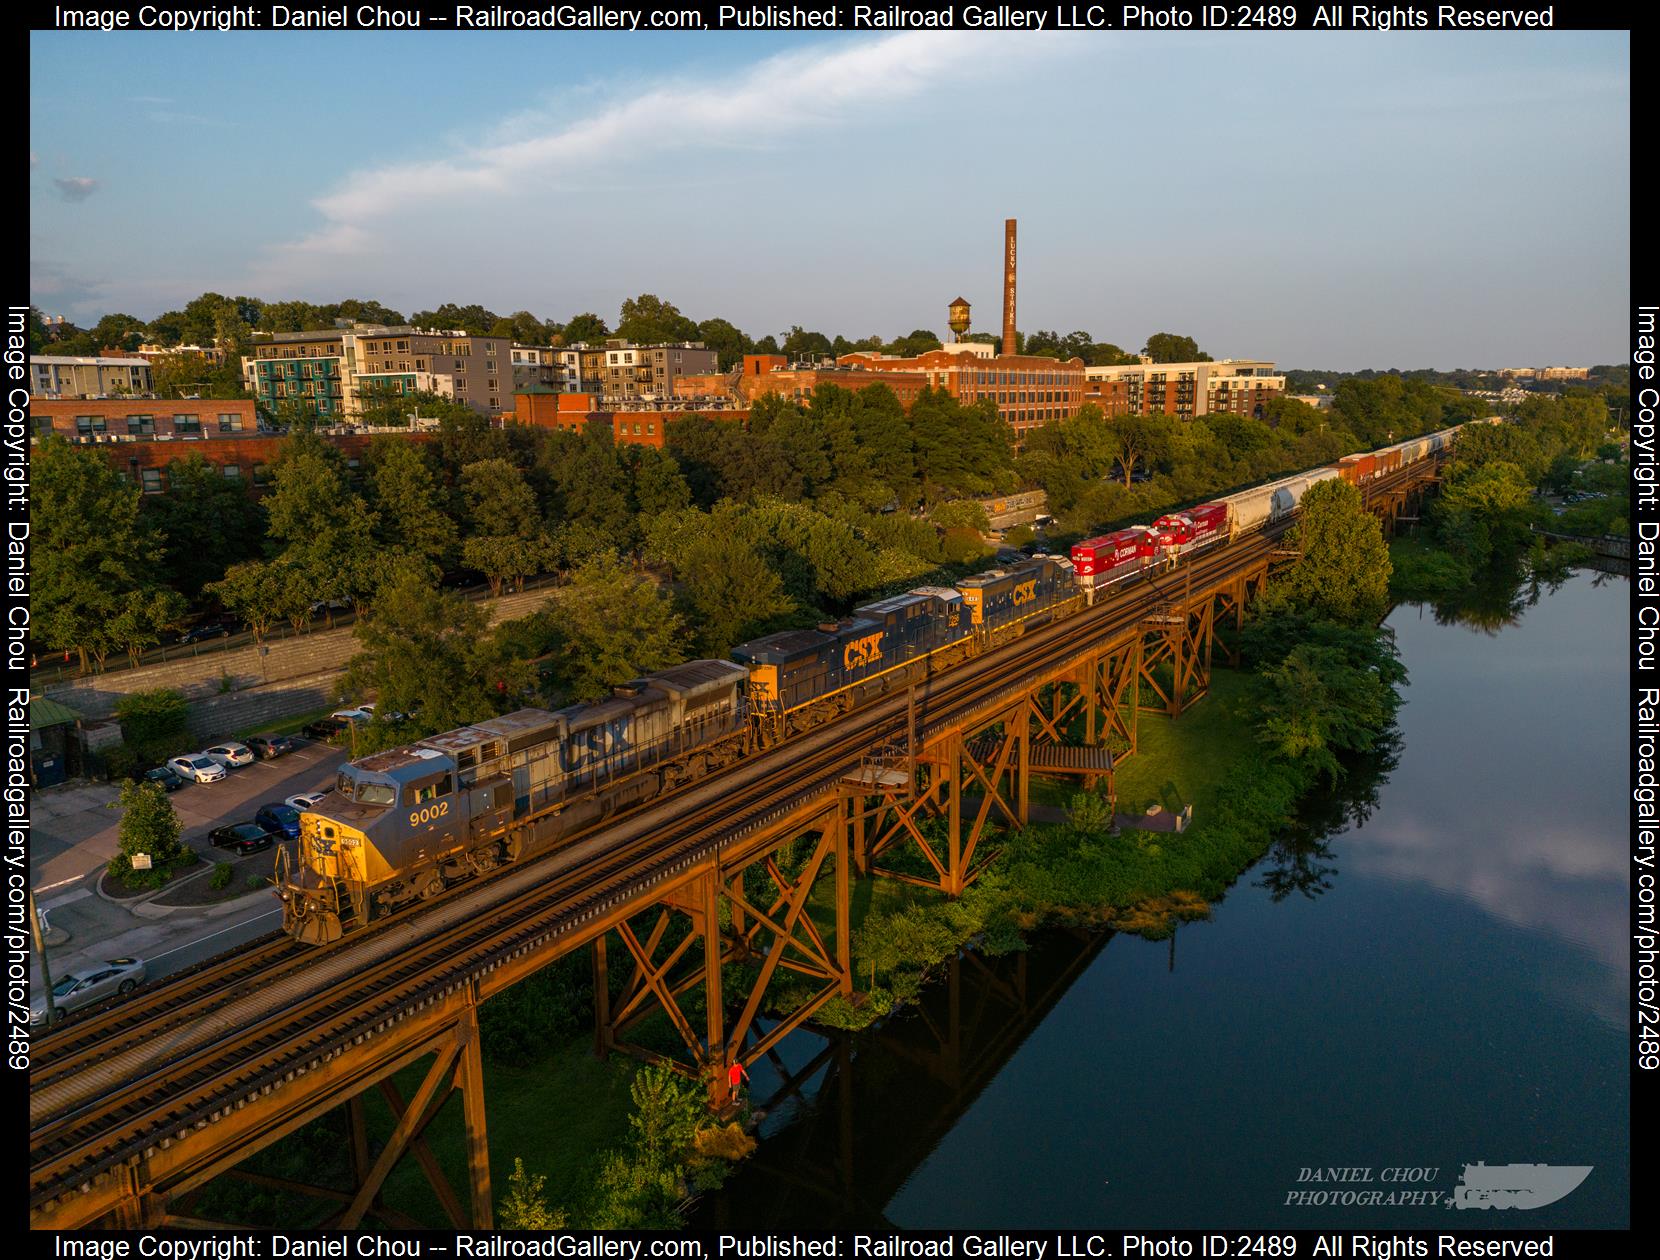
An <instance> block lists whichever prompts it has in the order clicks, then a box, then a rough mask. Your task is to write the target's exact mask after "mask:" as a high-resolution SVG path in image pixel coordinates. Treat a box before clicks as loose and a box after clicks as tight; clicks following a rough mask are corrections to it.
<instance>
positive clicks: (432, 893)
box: [420, 871, 444, 901]
mask: <svg viewBox="0 0 1660 1260" xmlns="http://www.w3.org/2000/svg"><path fill="white" fill-rule="evenodd" d="M443 891H444V877H443V876H442V875H440V874H439V873H438V872H437V871H433V872H432V874H431V875H430V876H429V877H428V879H427V882H426V883H425V884H422V885H421V892H420V897H421V900H422V901H431V900H432V899H433V898H434V897H436V896H437V895H438V894H439V893H441V892H443Z"/></svg>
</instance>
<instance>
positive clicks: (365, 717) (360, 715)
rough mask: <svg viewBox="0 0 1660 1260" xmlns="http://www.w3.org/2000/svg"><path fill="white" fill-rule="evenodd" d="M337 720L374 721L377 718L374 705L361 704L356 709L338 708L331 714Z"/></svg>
mask: <svg viewBox="0 0 1660 1260" xmlns="http://www.w3.org/2000/svg"><path fill="white" fill-rule="evenodd" d="M329 717H331V718H333V719H334V720H335V721H337V722H372V721H374V719H375V706H374V705H372V704H371V705H359V706H358V707H357V708H355V709H336V710H335V711H334V712H333V713H331V714H329Z"/></svg>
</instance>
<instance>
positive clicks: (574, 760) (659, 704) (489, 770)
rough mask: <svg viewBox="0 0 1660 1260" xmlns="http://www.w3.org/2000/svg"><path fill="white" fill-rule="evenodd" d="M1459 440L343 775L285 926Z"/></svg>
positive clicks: (489, 850) (502, 721)
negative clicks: (1331, 484) (1340, 483)
mask: <svg viewBox="0 0 1660 1260" xmlns="http://www.w3.org/2000/svg"><path fill="white" fill-rule="evenodd" d="M1455 433H1456V429H1448V430H1444V431H1443V432H1440V433H1434V434H1430V435H1428V436H1427V437H1423V438H1414V439H1412V440H1411V441H1410V442H1403V443H1399V444H1397V445H1396V446H1392V447H1388V448H1386V449H1385V450H1382V451H1373V452H1367V453H1366V454H1364V455H1358V456H1347V457H1345V458H1344V459H1343V460H1341V461H1339V462H1338V463H1337V464H1333V465H1330V466H1328V467H1325V468H1320V469H1316V470H1314V471H1313V472H1306V473H1299V474H1297V475H1296V476H1293V477H1286V478H1282V479H1280V480H1279V481H1275V482H1271V483H1269V484H1268V485H1264V486H1257V487H1254V488H1253V489H1250V490H1245V491H1241V492H1240V493H1238V494H1235V495H1230V496H1228V497H1227V498H1224V499H1218V500H1216V501H1215V502H1213V503H1205V504H1201V505H1199V506H1198V507H1195V508H1189V509H1188V510H1186V511H1184V512H1177V513H1172V514H1170V515H1166V516H1161V517H1160V518H1159V519H1158V520H1156V521H1154V522H1153V523H1152V524H1151V525H1149V526H1137V527H1135V528H1133V529H1125V530H1119V531H1117V532H1116V533H1112V534H1106V535H1103V536H1102V537H1100V538H1091V539H1088V540H1086V541H1085V542H1082V543H1079V544H1078V545H1077V546H1075V547H1074V548H1073V549H1072V558H1071V560H1070V561H1068V560H1065V559H1059V558H1055V557H1050V556H1038V557H1034V558H1033V559H1031V560H1027V561H1024V562H1022V563H1019V564H1014V565H1008V566H1004V567H1000V568H996V569H992V570H990V571H988V572H985V573H980V574H977V575H975V576H973V577H968V578H964V579H963V580H962V581H961V582H959V583H958V584H957V585H956V586H955V587H944V586H923V587H918V588H917V589H916V590H913V591H908V592H906V593H905V594H903V595H896V596H893V597H892V598H890V599H884V600H878V601H876V602H874V603H869V604H864V605H862V606H860V607H858V608H855V609H854V610H853V612H852V615H851V616H849V617H846V618H843V619H841V620H839V621H835V622H827V623H824V624H822V625H819V626H817V627H815V628H813V629H807V630H785V631H781V632H779V633H777V634H769V635H765V636H763V637H762V638H759V639H754V640H751V641H750V642H748V643H744V644H741V645H739V646H738V647H737V648H734V649H733V651H732V658H733V659H732V660H727V661H718V660H702V661H689V662H687V663H686V664H684V665H676V666H675V667H674V668H672V669H666V670H661V671H659V672H657V673H654V674H647V675H645V676H643V677H641V678H637V679H635V680H634V681H633V682H630V683H628V684H627V685H626V686H622V687H618V688H616V689H615V691H614V693H613V694H612V695H611V696H610V697H609V698H607V699H605V700H601V701H598V702H596V703H592V704H578V705H571V706H570V707H568V708H564V709H558V710H553V711H549V710H545V709H520V710H518V711H517V712H514V713H508V714H506V715H504V716H502V717H496V718H490V719H488V720H486V721H482V722H477V723H474V724H473V725H471V726H464V727H462V728H460V729H459V730H454V731H448V732H445V733H444V734H441V735H434V736H432V737H431V738H429V739H422V740H417V741H416V742H415V743H413V744H410V745H407V746H406V747H402V748H396V749H392V750H391V751H388V752H381V753H375V754H374V755H372V756H369V757H364V758H362V759H360V760H358V761H354V762H351V763H350V764H348V765H346V766H343V767H342V768H341V770H340V773H339V777H338V778H337V780H336V782H335V785H334V788H333V790H332V791H330V792H328V793H327V794H326V795H325V796H324V797H323V798H322V799H321V800H320V801H318V802H317V803H316V804H315V805H313V806H312V808H311V809H310V810H306V811H303V812H302V813H301V816H300V840H299V845H298V850H297V855H296V857H295V859H294V860H293V862H292V863H291V864H290V863H289V861H288V859H287V856H286V850H280V851H279V858H278V870H277V879H276V883H277V893H278V896H280V897H281V898H282V902H283V929H284V930H285V931H286V932H288V933H289V934H290V935H291V936H293V937H295V938H296V939H298V940H301V941H305V942H308V943H311V944H326V943H328V942H330V941H334V940H337V939H339V938H340V936H341V935H342V934H343V933H345V932H346V931H348V930H351V929H353V928H355V927H360V926H363V925H365V924H368V923H370V922H373V921H375V920H378V919H381V918H384V917H385V916H387V915H389V914H391V913H392V912H394V911H396V910H398V909H399V908H401V907H403V906H406V905H410V904H412V903H414V902H418V901H421V900H424V899H428V898H432V897H435V896H437V895H439V894H440V893H442V892H443V891H444V890H445V889H446V888H448V887H450V886H452V885H454V884H457V883H460V882H462V881H465V880H468V879H471V878H473V877H474V876H477V875H480V874H483V873H485V872H487V871H490V870H493V869H495V868H497V867H499V866H502V865H505V864H507V863H511V862H516V861H519V860H521V859H523V858H526V857H529V856H532V855H534V854H537V853H541V852H545V851H546V850H548V849H550V848H552V847H553V846H554V845H556V844H557V843H558V842H560V841H561V840H563V839H566V838H569V837H571V836H573V835H575V834H576V833H578V832H581V831H586V830H588V829H589V828H591V827H593V826H594V825H595V824H596V823H599V822H601V821H603V820H604V819H605V818H607V817H610V816H612V815H614V814H616V813H618V812H620V811H622V810H625V809H630V808H632V807H634V806H636V805H639V804H641V803H643V802H645V801H648V800H651V799H652V798H654V797H656V796H658V795H660V794H662V793H664V792H667V791H670V790H672V789H674V788H676V787H678V786H680V785H682V784H684V783H686V782H689V781H691V780H694V779H697V778H700V777H702V776H703V775H706V774H709V773H712V772H714V771H718V770H720V769H722V768H723V767H725V766H728V765H731V764H732V763H733V762H736V761H738V760H740V759H741V758H743V757H745V756H747V755H749V754H750V753H752V752H754V751H755V750H757V749H762V748H768V747H772V746H775V745H776V744H778V743H779V742H781V741H784V740H788V739H790V738H791V737H793V736H795V735H798V734H800V733H801V732H802V731H804V730H807V729H809V728H810V727H813V726H816V725H818V724H820V723H823V722H826V721H829V720H831V719H832V718H834V717H836V716H838V715H840V714H842V713H846V712H848V711H849V710H851V709H853V708H856V707H858V706H859V705H861V704H863V703H865V702H866V701H868V700H870V699H872V698H874V697H875V696H877V695H880V694H881V693H882V692H884V691H887V690H890V689H892V688H895V687H902V686H908V685H910V684H911V683H913V682H915V681H917V680H919V679H920V678H923V677H926V676H928V675H930V674H933V673H937V672H939V671H941V670H944V669H948V668H950V667H951V666H953V665H955V664H957V663H959V662H960V661H962V660H964V659H966V658H968V657H969V656H972V655H975V654H977V653H979V652H982V651H984V650H986V649H987V648H989V647H993V646H996V645H998V644H1001V643H1003V642H1006V641H1009V640H1011V639H1013V638H1016V637H1018V636H1020V635H1022V634H1024V633H1026V632H1027V631H1028V630H1030V629H1032V628H1034V627H1036V626H1039V625H1042V624H1044V623H1046V622H1048V621H1050V620H1053V619H1054V618H1057V617H1064V616H1067V615H1070V614H1071V613H1073V612H1075V611H1077V610H1078V609H1079V608H1080V607H1082V606H1083V605H1084V604H1085V603H1086V602H1093V600H1094V599H1095V597H1096V596H1097V594H1099V593H1100V592H1101V591H1103V590H1104V589H1106V588H1107V587H1110V586H1113V585H1116V584H1117V583H1120V582H1122V581H1124V580H1126V579H1127V578H1130V577H1133V576H1135V575H1136V574H1139V573H1147V572H1151V571H1153V570H1154V569H1157V568H1161V567H1165V566H1168V565H1172V564H1176V563H1179V562H1180V560H1181V558H1182V557H1184V556H1188V555H1192V554H1194V553H1197V552H1200V551H1203V550H1206V549H1208V548H1211V547H1216V546H1221V545H1224V544H1226V543H1227V542H1228V541H1230V540H1231V539H1233V538H1237V537H1239V536H1240V535H1241V534H1245V533H1250V532H1252V531H1255V530H1260V529H1262V528H1264V527H1265V526H1268V525H1270V524H1273V523H1276V522H1278V521H1281V520H1283V519H1284V518H1285V517H1286V516H1288V515H1289V514H1290V513H1291V512H1293V511H1295V510H1296V507H1297V504H1298V503H1299V502H1300V501H1301V499H1302V496H1303V494H1304V493H1305V492H1306V491H1307V489H1308V487H1309V486H1312V485H1316V484H1318V483H1319V482H1321V481H1325V480H1329V479H1331V478H1334V477H1342V478H1344V479H1345V480H1348V481H1351V482H1353V483H1355V484H1357V485H1358V484H1361V483H1362V482H1364V481H1368V480H1371V479H1372V478H1374V477H1377V476H1381V475H1383V473H1385V472H1388V471H1392V470H1394V469H1397V468H1400V467H1402V466H1404V465H1405V464H1409V463H1412V462H1414V461H1416V460H1419V459H1423V458H1425V457H1427V456H1429V455H1432V454H1436V453H1439V452H1440V451H1442V450H1444V449H1446V448H1447V447H1448V446H1450V444H1451V442H1452V440H1453V436H1454V434H1455Z"/></svg>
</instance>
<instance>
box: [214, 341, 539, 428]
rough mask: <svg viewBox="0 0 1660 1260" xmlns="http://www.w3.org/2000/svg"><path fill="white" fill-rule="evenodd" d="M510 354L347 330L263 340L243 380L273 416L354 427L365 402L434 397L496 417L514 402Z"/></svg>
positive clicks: (492, 345)
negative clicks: (292, 414)
mask: <svg viewBox="0 0 1660 1260" xmlns="http://www.w3.org/2000/svg"><path fill="white" fill-rule="evenodd" d="M511 353H512V343H511V342H510V341H509V339H508V338H505V337H476V336H473V335H472V334H470V333H465V332H441V331H435V330H431V329H422V328H411V327H407V326H404V327H387V326H385V325H380V324H354V325H352V326H351V328H349V329H346V328H342V329H337V330H334V331H332V332H304V333H275V334H273V335H272V336H271V337H269V338H262V339H260V341H258V342H257V343H256V348H255V350H254V353H253V354H250V355H246V356H244V357H243V360H242V376H243V380H244V381H245V382H246V383H247V387H248V390H249V392H250V393H252V394H253V395H254V396H255V397H256V398H258V399H259V401H260V402H262V403H264V404H265V405H266V406H267V407H269V408H271V409H272V410H273V411H277V412H279V413H280V412H281V411H282V410H283V409H284V407H286V406H290V405H295V406H298V407H300V408H301V409H303V410H305V411H307V412H310V413H312V414H315V415H317V416H319V417H321V418H324V419H345V420H355V419H357V418H358V417H359V416H360V415H361V414H362V412H363V407H364V405H365V404H366V403H367V402H371V401H374V400H377V399H381V398H385V397H388V396H403V395H408V394H415V393H433V394H438V395H441V396H442V397H445V398H453V399H455V400H456V401H457V402H462V403H466V404H467V405H468V406H469V407H471V408H472V409H473V410H474V411H477V412H480V413H481V414H483V415H486V416H499V415H501V414H502V411H503V405H502V404H503V400H504V399H507V400H511V398H512V394H513V361H512V358H511Z"/></svg>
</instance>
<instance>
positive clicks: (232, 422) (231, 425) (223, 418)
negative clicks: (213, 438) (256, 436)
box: [219, 411, 242, 433]
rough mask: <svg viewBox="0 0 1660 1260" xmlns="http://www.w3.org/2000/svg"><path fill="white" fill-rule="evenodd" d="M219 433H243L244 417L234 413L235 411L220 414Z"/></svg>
mask: <svg viewBox="0 0 1660 1260" xmlns="http://www.w3.org/2000/svg"><path fill="white" fill-rule="evenodd" d="M219 432H221V433H240V432H242V417H241V415H239V414H238V413H237V412H234V411H221V412H220V413H219Z"/></svg>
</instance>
